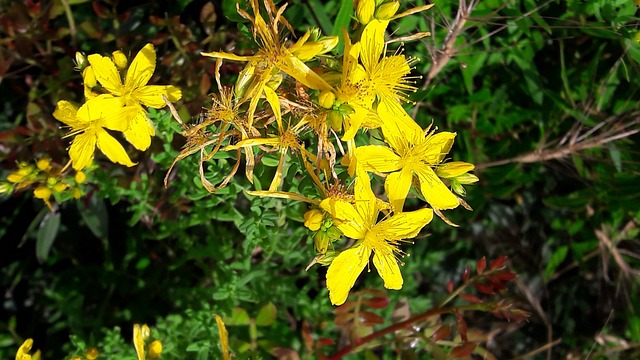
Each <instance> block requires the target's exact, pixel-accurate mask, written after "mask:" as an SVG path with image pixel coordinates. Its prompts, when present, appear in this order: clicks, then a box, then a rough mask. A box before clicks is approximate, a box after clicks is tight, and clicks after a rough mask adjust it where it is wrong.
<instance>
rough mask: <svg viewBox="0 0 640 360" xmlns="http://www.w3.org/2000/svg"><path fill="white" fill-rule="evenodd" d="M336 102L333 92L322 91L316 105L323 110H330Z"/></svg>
mask: <svg viewBox="0 0 640 360" xmlns="http://www.w3.org/2000/svg"><path fill="white" fill-rule="evenodd" d="M335 101H336V95H335V94H334V93H333V91H330V90H324V91H323V92H321V93H320V95H318V104H320V106H322V107H323V108H325V109H331V108H332V107H333V104H334V103H335Z"/></svg>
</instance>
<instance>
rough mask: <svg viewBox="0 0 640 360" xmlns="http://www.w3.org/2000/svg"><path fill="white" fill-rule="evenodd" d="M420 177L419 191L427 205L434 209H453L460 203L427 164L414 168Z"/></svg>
mask: <svg viewBox="0 0 640 360" xmlns="http://www.w3.org/2000/svg"><path fill="white" fill-rule="evenodd" d="M414 171H415V173H416V175H418V179H420V191H421V192H422V196H424V198H425V199H426V200H427V202H428V203H429V205H431V206H432V207H433V208H435V209H439V210H445V209H453V208H455V207H457V206H458V205H460V201H459V200H458V198H457V197H456V196H455V195H454V194H453V193H452V192H451V190H449V188H447V187H446V186H445V185H444V183H443V182H442V180H440V178H439V177H438V175H436V173H435V172H434V171H433V169H431V168H430V167H429V166H427V165H424V164H422V165H419V166H416V167H415V168H414Z"/></svg>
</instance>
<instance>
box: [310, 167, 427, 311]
mask: <svg viewBox="0 0 640 360" xmlns="http://www.w3.org/2000/svg"><path fill="white" fill-rule="evenodd" d="M356 172H357V177H356V181H355V186H354V189H355V190H354V191H355V194H354V196H355V204H352V203H350V202H349V201H346V200H341V199H332V198H328V199H325V200H323V201H322V202H320V207H321V208H322V209H323V210H325V211H327V212H328V213H329V214H331V216H332V217H333V218H334V220H335V221H334V223H335V224H336V226H337V227H338V229H340V230H341V231H342V233H343V234H344V235H345V236H347V237H349V238H352V239H355V240H360V241H359V242H358V243H357V244H356V245H355V246H353V247H351V248H349V249H347V250H345V251H343V252H341V253H340V255H338V256H337V257H336V258H335V259H334V260H333V262H332V263H331V265H329V270H328V271H327V288H328V289H329V298H330V299H331V303H332V304H334V305H341V304H342V303H344V302H345V301H346V299H347V296H348V295H349V290H350V289H351V287H353V284H354V283H355V281H356V279H357V278H358V276H359V275H360V273H361V272H362V270H363V269H364V268H365V266H366V265H367V264H368V263H369V258H370V257H371V253H373V265H374V267H375V268H376V270H378V274H379V275H380V277H381V278H382V280H383V281H384V286H385V287H386V288H387V289H396V290H397V289H400V288H402V283H403V281H402V275H401V274H400V268H399V266H398V262H397V260H396V253H399V252H400V250H399V249H398V244H399V242H400V241H401V240H402V239H408V238H413V237H416V236H417V235H418V233H419V232H420V230H421V229H422V228H423V227H424V226H425V225H426V224H428V223H429V222H430V221H431V219H432V218H433V210H431V209H427V208H425V209H420V210H416V211H411V212H404V213H400V214H395V215H393V216H390V217H387V218H386V219H384V220H382V221H380V222H377V219H378V213H379V211H380V209H381V207H380V203H379V202H378V201H377V199H376V197H375V195H374V194H373V191H372V190H371V183H370V181H371V180H370V179H369V176H368V175H367V174H366V173H365V172H364V171H363V170H362V169H361V168H359V167H358V168H357V170H356Z"/></svg>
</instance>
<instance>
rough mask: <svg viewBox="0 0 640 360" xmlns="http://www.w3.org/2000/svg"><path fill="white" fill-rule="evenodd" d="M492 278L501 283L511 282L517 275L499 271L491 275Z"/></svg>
mask: <svg viewBox="0 0 640 360" xmlns="http://www.w3.org/2000/svg"><path fill="white" fill-rule="evenodd" d="M492 277H495V278H496V279H498V280H501V281H511V280H513V279H515V278H517V277H518V275H517V274H514V273H512V272H510V271H507V270H501V271H498V272H496V273H495V274H493V275H492Z"/></svg>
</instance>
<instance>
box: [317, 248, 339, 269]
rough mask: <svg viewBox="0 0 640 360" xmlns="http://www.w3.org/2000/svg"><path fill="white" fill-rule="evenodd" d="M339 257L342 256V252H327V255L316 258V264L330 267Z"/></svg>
mask: <svg viewBox="0 0 640 360" xmlns="http://www.w3.org/2000/svg"><path fill="white" fill-rule="evenodd" d="M338 255H340V251H336V250H327V252H326V253H324V254H322V255H319V256H316V262H317V263H318V264H321V265H324V266H329V265H331V263H332V262H333V259H335V258H336V257H337V256H338Z"/></svg>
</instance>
